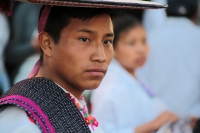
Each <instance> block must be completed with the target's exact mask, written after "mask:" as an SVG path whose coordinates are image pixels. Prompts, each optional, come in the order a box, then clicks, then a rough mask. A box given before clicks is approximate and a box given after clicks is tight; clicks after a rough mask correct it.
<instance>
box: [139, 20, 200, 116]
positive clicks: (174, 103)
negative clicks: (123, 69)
mask: <svg viewBox="0 0 200 133" xmlns="http://www.w3.org/2000/svg"><path fill="white" fill-rule="evenodd" d="M148 42H149V45H150V55H149V58H148V61H147V62H146V65H145V66H144V67H143V68H142V69H141V70H140V71H138V75H139V77H140V78H141V79H143V80H145V81H146V83H148V85H150V86H151V87H152V89H153V90H154V92H156V94H157V95H158V96H159V97H160V98H161V99H162V100H163V101H164V102H165V103H166V104H167V105H168V109H170V110H171V111H172V112H174V113H176V114H177V115H179V116H180V117H185V116H187V115H193V116H198V117H199V116H200V51H199V50H200V28H199V27H197V26H196V25H195V24H194V23H192V21H190V20H189V19H187V18H173V17H169V18H168V19H167V21H166V23H165V25H163V27H162V28H160V29H157V30H154V31H151V32H149V33H148Z"/></svg>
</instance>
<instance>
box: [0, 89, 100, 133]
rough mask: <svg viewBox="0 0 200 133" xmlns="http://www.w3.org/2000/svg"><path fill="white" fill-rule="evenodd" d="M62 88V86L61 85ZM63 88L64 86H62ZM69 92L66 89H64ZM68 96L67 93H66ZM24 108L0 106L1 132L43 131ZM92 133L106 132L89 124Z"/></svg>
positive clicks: (37, 132)
mask: <svg viewBox="0 0 200 133" xmlns="http://www.w3.org/2000/svg"><path fill="white" fill-rule="evenodd" d="M61 88H62V87H61ZM62 89H63V88H62ZM63 91H65V92H66V93H68V92H67V91H66V90H65V89H63ZM70 95H71V96H72V98H74V99H75V101H76V103H79V105H80V106H81V108H87V105H86V103H85V101H83V100H81V99H80V100H78V99H77V98H75V97H74V96H73V95H72V94H70ZM66 96H67V95H66ZM30 119H31V118H30V117H28V116H27V114H26V112H25V111H24V109H21V108H20V107H17V106H13V105H10V106H7V107H3V108H0V132H1V133H41V131H40V129H39V127H38V126H37V124H35V122H33V121H31V120H32V119H31V120H30ZM88 127H89V129H90V130H91V133H104V132H103V130H102V129H101V127H100V126H99V125H98V126H97V127H95V126H94V127H93V128H92V126H91V125H88Z"/></svg>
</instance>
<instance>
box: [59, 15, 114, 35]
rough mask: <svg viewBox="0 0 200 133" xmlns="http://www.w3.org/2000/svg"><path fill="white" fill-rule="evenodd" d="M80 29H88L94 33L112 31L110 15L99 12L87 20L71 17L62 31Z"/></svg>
mask: <svg viewBox="0 0 200 133" xmlns="http://www.w3.org/2000/svg"><path fill="white" fill-rule="evenodd" d="M82 29H88V30H91V31H94V32H96V33H113V23H112V20H111V17H110V15H108V14H101V15H98V16H94V17H92V18H91V19H88V20H82V19H78V18H71V20H70V23H69V24H68V26H66V27H65V28H64V29H63V31H62V33H69V32H70V33H73V32H77V31H79V30H82Z"/></svg>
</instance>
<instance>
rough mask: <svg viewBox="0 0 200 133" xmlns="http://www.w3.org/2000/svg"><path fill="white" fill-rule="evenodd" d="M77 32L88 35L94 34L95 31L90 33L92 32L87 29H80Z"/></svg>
mask: <svg viewBox="0 0 200 133" xmlns="http://www.w3.org/2000/svg"><path fill="white" fill-rule="evenodd" d="M78 32H86V33H89V34H95V31H92V30H89V29H81V30H78Z"/></svg>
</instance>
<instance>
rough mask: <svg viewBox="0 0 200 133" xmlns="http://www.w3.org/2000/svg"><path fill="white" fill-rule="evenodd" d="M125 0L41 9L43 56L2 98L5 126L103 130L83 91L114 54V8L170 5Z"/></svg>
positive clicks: (20, 132) (70, 132)
mask: <svg viewBox="0 0 200 133" xmlns="http://www.w3.org/2000/svg"><path fill="white" fill-rule="evenodd" d="M23 1H25V0H23ZM30 1H31V2H37V3H42V2H44V1H42V0H41V1H40V0H37V1H35V0H30ZM119 2H121V4H122V6H121V5H119V3H117V2H113V1H90V2H88V1H86V2H83V1H76V2H72V1H53V0H49V1H47V2H44V3H48V4H49V5H67V6H72V5H73V6H84V7H90V8H81V7H78V8H77V7H59V6H53V7H52V6H44V7H43V8H42V9H41V14H40V20H39V26H38V30H39V32H40V34H39V37H38V40H39V44H40V47H41V49H42V54H41V58H40V60H39V61H38V62H37V64H36V66H35V67H34V69H33V71H32V72H31V74H30V76H29V79H26V80H23V81H21V82H19V83H17V84H16V85H14V86H13V87H12V88H11V89H10V90H9V91H8V92H6V93H5V94H4V95H3V97H2V98H1V99H0V105H2V106H1V108H0V131H1V132H3V133H10V132H12V133H25V132H26V133H27V132H28V133H32V132H33V133H40V132H44V133H47V132H50V133H55V132H57V133H90V132H93V133H102V132H103V131H102V130H101V128H100V127H99V125H98V122H97V120H96V119H95V118H94V117H92V116H90V115H89V114H88V111H87V106H86V104H85V101H84V98H83V97H82V96H81V94H82V92H83V91H84V90H90V89H94V88H97V87H98V86H99V84H100V82H101V81H102V79H103V77H104V76H105V74H106V71H107V67H108V65H109V63H110V61H111V59H112V56H113V48H112V41H113V38H114V34H113V24H112V14H113V10H112V9H109V8H111V7H112V8H114V7H115V8H122V7H123V8H126V7H127V8H136V5H137V7H141V8H142V7H146V8H147V7H153V8H155V7H157V8H159V7H165V6H164V5H160V4H152V3H148V2H123V1H119ZM91 7H92V8H91ZM94 7H98V8H94ZM102 7H104V9H102Z"/></svg>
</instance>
